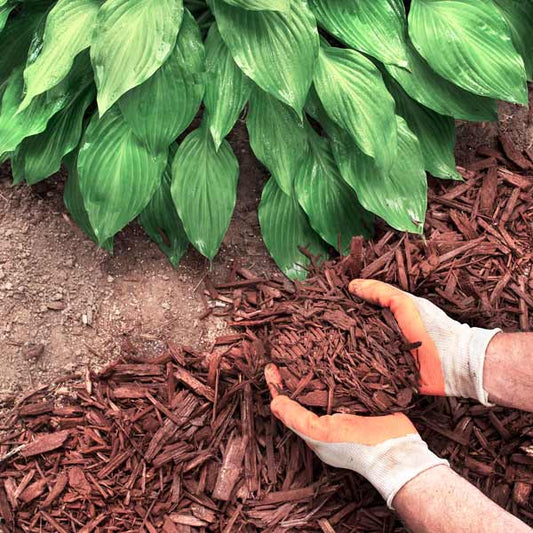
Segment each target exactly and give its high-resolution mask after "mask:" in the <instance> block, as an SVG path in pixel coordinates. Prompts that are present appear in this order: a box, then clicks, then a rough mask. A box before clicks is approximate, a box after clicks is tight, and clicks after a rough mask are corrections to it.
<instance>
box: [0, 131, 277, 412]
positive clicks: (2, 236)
mask: <svg viewBox="0 0 533 533" xmlns="http://www.w3.org/2000/svg"><path fill="white" fill-rule="evenodd" d="M243 131H244V129H243V127H242V125H241V126H240V128H239V129H238V130H237V131H236V133H235V134H234V135H233V139H232V144H233V148H234V150H235V152H236V154H237V156H238V157H239V159H240V164H241V172H242V173H241V180H240V186H239V200H238V205H237V209H236V211H235V215H234V218H233V221H232V224H231V227H230V230H229V232H228V234H227V236H226V238H225V240H224V244H223V246H222V249H221V252H220V253H219V255H218V256H217V258H216V259H215V261H214V264H213V265H212V268H211V266H210V265H209V262H208V261H207V260H206V259H204V258H203V257H202V256H200V254H198V253H197V252H196V251H195V250H193V249H191V250H190V251H189V252H188V253H187V254H186V256H185V258H184V260H183V261H182V263H181V265H180V266H179V268H178V269H177V270H174V269H173V268H172V266H171V265H170V263H169V262H168V261H167V259H166V257H165V256H164V255H163V254H162V253H161V252H160V250H159V248H158V247H157V246H156V245H155V244H154V243H152V242H151V241H150V240H149V239H148V237H147V236H146V235H145V233H144V232H143V230H142V229H141V228H140V227H139V226H137V225H136V224H131V225H130V226H128V227H127V228H126V229H125V230H124V231H123V232H122V233H121V234H120V235H118V237H117V238H116V243H115V253H114V255H113V256H110V255H108V254H107V253H105V252H103V251H102V250H99V249H98V248H97V247H96V246H95V245H94V244H93V243H92V242H91V241H90V240H89V239H87V238H86V237H85V236H84V234H83V233H82V232H81V230H79V229H78V228H77V227H76V226H75V224H74V223H73V222H71V221H70V219H69V217H68V216H67V214H66V210H65V207H64V205H63V200H62V191H63V185H64V176H61V175H58V176H57V177H56V178H52V179H50V180H47V181H45V182H42V183H41V184H38V185H37V186H34V187H33V188H30V187H29V186H19V187H13V186H12V185H11V180H10V174H9V168H8V166H4V167H3V168H1V169H0V346H1V347H2V348H1V350H0V365H1V367H2V369H3V371H2V373H1V375H0V402H2V403H3V404H4V405H9V404H10V403H11V402H12V400H13V398H14V396H16V394H17V393H20V392H21V391H24V390H25V389H26V388H28V387H36V386H38V385H39V384H47V383H51V382H53V381H54V380H57V379H58V378H61V377H64V376H67V375H69V374H73V373H77V372H80V371H84V369H85V368H86V367H87V366H89V367H91V368H98V367H101V366H102V365H103V364H105V363H106V362H108V361H109V360H111V359H113V358H115V357H116V356H117V354H118V352H119V351H120V349H121V347H124V346H127V345H129V343H128V342H127V341H126V340H130V341H131V342H133V343H134V344H135V345H136V346H141V347H142V349H143V351H144V354H145V355H150V354H151V355H154V356H156V355H158V354H159V353H160V350H161V348H162V342H163V341H164V340H166V339H174V340H176V341H178V342H179V343H180V344H181V343H184V344H190V345H193V346H196V347H202V346H206V345H208V344H210V343H211V342H212V341H213V339H214V337H215V336H217V335H220V333H221V331H222V330H224V329H225V322H224V321H223V320H222V319H220V318H216V317H212V318H208V319H206V320H203V321H201V320H199V316H200V315H201V314H202V312H203V310H204V306H203V303H202V299H201V296H200V294H199V291H198V288H199V286H200V285H201V283H202V280H203V279H204V277H205V276H207V275H209V276H211V277H216V278H224V277H227V271H228V269H230V268H231V267H232V265H233V264H234V262H235V261H239V262H240V263H241V264H242V265H243V266H246V267H250V268H253V269H254V271H256V272H258V273H265V274H271V273H272V272H275V271H276V267H275V265H274V263H273V262H272V260H271V259H270V257H269V255H268V252H267V251H266V249H265V247H264V245H263V242H262V240H261V238H260V230H259V225H258V222H257V215H256V207H257V203H258V201H259V195H260V191H261V188H262V182H263V181H264V179H265V173H264V170H263V169H262V168H261V167H260V165H259V164H258V163H257V161H256V160H255V158H254V157H253V155H252V154H251V153H250V151H249V150H248V148H247V146H248V143H247V139H246V138H245V135H243ZM41 347H43V348H41ZM0 406H1V403H0Z"/></svg>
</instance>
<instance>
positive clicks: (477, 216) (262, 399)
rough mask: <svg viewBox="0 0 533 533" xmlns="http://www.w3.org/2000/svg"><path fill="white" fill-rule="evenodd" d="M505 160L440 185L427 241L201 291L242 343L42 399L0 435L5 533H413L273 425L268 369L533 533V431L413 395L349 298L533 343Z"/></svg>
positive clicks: (366, 248) (514, 169) (173, 357)
mask: <svg viewBox="0 0 533 533" xmlns="http://www.w3.org/2000/svg"><path fill="white" fill-rule="evenodd" d="M502 148H503V151H502V152H500V151H495V150H492V149H488V148H483V149H481V151H480V158H479V160H478V161H477V162H476V163H475V164H474V165H473V166H472V167H471V168H469V169H468V170H466V171H465V172H464V174H465V177H466V180H465V182H464V183H459V184H458V183H446V184H442V182H439V183H434V184H433V185H432V191H431V195H430V196H431V202H430V210H429V212H428V218H427V223H426V233H425V234H426V242H424V241H423V240H421V239H418V238H415V237H413V236H403V235H398V234H397V233H395V232H392V231H386V230H383V231H381V234H380V236H379V237H378V238H377V239H376V240H374V241H373V242H369V243H363V242H362V241H354V246H353V249H352V256H351V258H350V259H348V260H344V261H340V262H337V263H327V264H326V265H325V266H322V267H318V266H316V265H314V266H312V268H311V277H310V280H308V281H306V282H305V283H299V284H291V283H289V282H288V281H287V280H285V279H282V278H281V277H280V278H276V279H273V280H272V279H271V280H267V279H262V278H259V277H257V276H255V275H254V274H253V273H251V272H249V271H247V270H245V269H242V268H238V267H236V268H235V270H234V272H233V274H232V276H231V278H230V279H229V280H228V281H227V282H225V283H223V284H220V285H213V284H212V283H211V282H209V281H208V282H207V283H206V290H205V302H206V312H205V313H204V316H205V315H207V314H209V313H213V314H221V315H223V316H226V317H228V318H229V319H230V321H231V322H232V323H233V324H234V325H235V326H236V331H237V332H236V333H235V334H231V335H225V336H223V337H220V338H218V339H217V340H216V342H215V343H214V346H213V348H212V350H210V351H209V352H198V351H196V350H194V349H192V348H187V347H183V348H178V347H176V346H172V345H171V346H169V348H168V350H167V352H166V353H165V354H164V355H163V356H161V357H159V358H158V359H156V360H149V361H148V360H140V359H138V358H135V357H133V356H132V355H131V354H129V352H128V350H125V354H124V357H123V359H122V360H120V361H118V362H116V363H114V364H113V365H111V366H110V367H108V368H107V369H105V370H104V371H102V372H101V373H99V374H92V373H88V374H87V375H86V377H85V380H84V381H83V380H82V382H77V383H73V384H67V383H65V384H63V385H60V386H56V387H42V388H41V389H38V390H36V391H31V392H29V393H28V394H27V395H26V396H25V397H24V398H22V399H21V400H20V401H19V402H18V404H17V405H16V407H15V409H14V410H13V413H12V414H11V415H10V417H9V418H8V419H7V420H5V421H4V423H3V426H2V427H1V428H0V429H2V430H3V431H4V435H3V437H1V438H0V517H2V523H0V531H4V532H12V531H16V532H59V533H65V532H69V533H70V532H78V533H89V532H97V533H100V532H101V533H103V532H108V531H117V532H128V531H147V532H150V533H151V532H156V531H157V532H159V531H163V532H165V533H174V532H184V533H188V532H193V531H199V532H201V531H219V532H224V533H229V532H234V531H235V532H237V531H241V532H253V531H269V532H286V531H305V532H320V531H322V532H325V533H331V532H333V531H337V532H345V531H346V532H348V531H361V532H378V531H379V532H384V531H386V532H395V531H404V528H403V526H402V525H401V523H400V522H399V521H398V520H397V518H396V517H395V515H394V514H393V513H392V512H391V511H389V510H388V509H387V508H386V506H385V505H384V503H383V501H382V500H381V498H380V497H379V495H378V494H377V493H376V492H375V490H374V489H373V488H372V487H371V486H370V485H369V484H368V483H367V482H366V481H365V480H363V479H362V478H361V477H359V476H357V475H355V474H353V473H352V472H348V471H342V470H338V469H332V468H329V467H327V466H325V465H324V464H322V463H321V462H320V461H319V460H318V459H316V458H315V457H314V456H313V454H312V452H311V451H310V450H309V449H307V448H306V446H305V445H304V444H303V442H302V441H301V440H300V439H298V438H297V437H296V436H295V435H293V434H292V433H291V432H290V431H288V430H286V429H285V428H284V427H282V426H281V425H280V424H278V423H277V422H276V420H275V419H273V417H272V416H271V414H270V410H269V397H268V392H267V390H266V387H265V384H264V381H263V376H262V374H263V367H264V362H265V361H267V360H268V361H270V360H274V361H276V362H277V363H278V364H280V366H282V367H283V373H284V377H285V381H286V385H287V388H288V392H289V394H291V395H292V396H293V397H295V398H296V399H298V400H299V401H301V402H302V403H304V404H306V405H308V406H310V407H311V408H313V409H316V410H317V411H318V412H322V413H326V412H338V411H341V412H354V413H359V414H368V413H378V412H391V411H394V410H406V411H408V414H409V416H410V417H411V419H412V420H413V421H414V422H415V424H416V425H417V427H418V429H419V430H420V432H421V434H422V436H423V438H424V439H425V440H426V441H427V442H428V444H429V445H430V447H431V448H432V449H433V450H434V451H435V452H436V453H437V454H439V455H440V456H442V457H445V458H447V459H448V460H449V461H450V463H451V465H452V467H453V468H454V469H455V470H456V471H458V472H459V473H460V474H461V475H463V476H465V477H466V478H467V479H469V480H470V481H472V482H473V483H474V484H476V485H477V486H478V487H479V488H480V489H481V490H482V491H483V492H484V493H486V494H487V495H488V496H489V497H490V498H492V499H493V500H495V501H496V502H497V503H498V504H500V505H501V506H503V507H504V508H506V509H508V510H509V511H510V512H512V513H513V514H515V515H516V516H518V517H519V518H521V519H522V520H524V521H525V522H527V523H529V524H531V525H533V496H532V487H533V414H528V413H523V412H520V411H516V410H511V409H504V408H500V407H493V408H487V407H484V406H480V405H478V404H476V403H475V402H472V401H468V400H457V399H454V398H448V399H447V398H429V397H420V396H418V395H413V390H414V378H415V376H416V367H415V366H413V361H412V359H411V358H410V354H409V351H408V348H409V346H405V345H404V341H403V339H402V338H401V336H400V334H399V332H398V330H397V328H396V326H395V324H394V321H393V320H392V319H391V317H390V315H388V314H387V313H386V312H382V311H381V310H378V309H375V308H373V307H372V306H368V305H366V304H362V303H361V302H358V301H356V300H354V299H353V298H352V297H351V296H350V295H349V294H348V293H347V292H346V282H347V280H348V279H350V277H352V276H354V277H355V276H357V275H361V276H362V277H372V278H376V279H381V280H383V281H387V282H391V283H394V284H396V285H398V286H400V287H401V288H403V289H405V290H409V291H411V292H414V293H416V294H418V295H421V296H425V297H428V298H430V299H431V300H432V301H434V302H435V303H437V304H438V305H440V306H441V307H443V308H444V309H445V310H446V311H447V312H448V313H450V314H451V315H452V316H454V317H456V318H459V319H465V320H467V321H468V322H470V323H474V324H477V325H480V326H483V327H492V326H500V327H504V328H506V329H508V330H530V329H532V327H533V318H532V317H533V301H532V298H531V296H530V295H531V290H532V289H533V273H532V270H531V265H532V253H533V250H532V246H533V172H532V169H533V159H531V157H529V156H530V155H531V154H528V153H525V154H518V153H515V152H514V151H513V148H512V146H511V145H510V144H509V143H506V142H505V140H503V142H502ZM223 304H225V308H222V307H220V306H221V305H223ZM391 374H392V375H393V378H394V379H392V378H391Z"/></svg>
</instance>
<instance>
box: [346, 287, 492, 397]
mask: <svg viewBox="0 0 533 533" xmlns="http://www.w3.org/2000/svg"><path fill="white" fill-rule="evenodd" d="M349 290H350V292H351V293H352V294H354V295H356V296H359V297H360V298H362V299H363V300H366V301H368V302H371V303H373V304H377V305H381V306H382V307H388V308H389V309H390V310H391V311H392V313H393V315H394V317H395V318H396V320H397V322H398V325H399V326H400V329H401V331H402V333H403V334H404V336H405V338H406V339H407V341H408V342H412V343H415V342H418V341H420V342H421V343H422V345H421V346H420V347H419V348H416V349H415V350H413V355H414V356H415V358H416V359H417V361H418V364H419V367H420V392H422V393H423V394H431V395H437V396H458V397H461V398H474V399H477V400H479V401H480V402H481V403H482V404H483V405H491V404H490V403H489V401H488V394H487V392H486V391H485V389H484V388H483V365H484V363H485V352H486V350H487V346H488V345H489V342H490V341H491V340H492V338H493V337H494V335H496V334H497V333H499V332H500V331H501V330H500V329H492V330H488V329H481V328H472V327H470V326H468V325H467V324H461V323H459V322H456V321H455V320H452V319H451V318H450V317H449V316H448V315H446V313H444V311H442V310H441V309H439V308H438V307H437V306H436V305H434V304H432V303H431V302H430V301H428V300H425V299H424V298H418V297H417V296H413V295H412V294H409V293H406V292H403V291H401V290H400V289H397V288H396V287H393V286H392V285H388V284H386V283H383V282H381V281H374V280H364V279H356V280H353V281H352V282H351V283H350V285H349Z"/></svg>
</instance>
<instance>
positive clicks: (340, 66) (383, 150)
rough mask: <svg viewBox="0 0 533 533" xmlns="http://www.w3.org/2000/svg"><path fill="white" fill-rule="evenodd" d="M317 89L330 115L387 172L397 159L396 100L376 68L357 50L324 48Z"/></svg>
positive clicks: (316, 82) (317, 75) (321, 52)
mask: <svg viewBox="0 0 533 533" xmlns="http://www.w3.org/2000/svg"><path fill="white" fill-rule="evenodd" d="M314 81H315V88H316V91H317V93H318V96H319V98H320V100H321V102H322V105H323V106H324V108H325V110H326V112H327V113H328V115H329V116H330V117H331V118H332V119H333V120H334V122H336V123H337V124H338V125H339V126H340V127H342V128H343V129H345V130H346V131H347V132H348V133H350V135H352V137H353V139H354V140H355V142H356V143H357V145H358V146H359V147H360V148H361V150H362V151H363V152H364V153H365V154H367V155H369V156H371V157H373V158H374V159H375V160H376V163H377V165H378V166H379V167H381V168H383V169H385V170H387V169H389V168H390V167H391V165H392V162H393V161H394V159H395V157H396V149H397V142H398V141H397V134H396V119H395V115H394V99H393V98H392V96H391V95H390V94H389V91H388V90H387V87H386V86H385V83H384V82H383V78H382V76H381V73H380V72H379V70H378V69H377V68H376V67H375V65H374V64H373V63H372V62H371V61H370V60H369V59H367V58H366V57H365V56H363V55H362V54H360V53H359V52H356V51H354V50H347V49H341V48H333V47H329V46H326V47H324V48H321V50H320V55H319V60H318V66H317V69H316V74H315V80H314Z"/></svg>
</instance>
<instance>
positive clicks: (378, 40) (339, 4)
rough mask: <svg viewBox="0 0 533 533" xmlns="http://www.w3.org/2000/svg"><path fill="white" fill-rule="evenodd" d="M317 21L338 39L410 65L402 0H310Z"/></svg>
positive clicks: (363, 50)
mask: <svg viewBox="0 0 533 533" xmlns="http://www.w3.org/2000/svg"><path fill="white" fill-rule="evenodd" d="M309 6H310V7H311V10H312V11H313V13H314V14H315V16H316V18H317V20H318V23H319V24H320V25H321V26H322V27H323V28H325V29H326V30H327V31H328V32H329V33H331V34H332V35H334V36H335V37H336V38H337V39H339V41H341V42H343V43H344V44H346V45H348V46H350V47H351V48H355V49H356V50H360V51H361V52H364V53H365V54H368V55H371V56H372V57H375V58H376V59H379V60H380V61H381V62H383V63H391V64H394V65H398V66H400V67H404V68H405V67H408V61H407V52H406V50H405V34H406V27H407V22H406V19H405V7H404V5H403V1H402V0H310V2H309Z"/></svg>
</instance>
